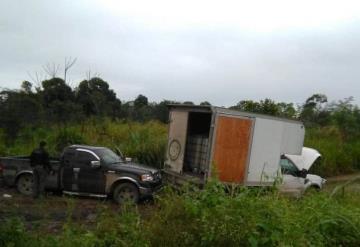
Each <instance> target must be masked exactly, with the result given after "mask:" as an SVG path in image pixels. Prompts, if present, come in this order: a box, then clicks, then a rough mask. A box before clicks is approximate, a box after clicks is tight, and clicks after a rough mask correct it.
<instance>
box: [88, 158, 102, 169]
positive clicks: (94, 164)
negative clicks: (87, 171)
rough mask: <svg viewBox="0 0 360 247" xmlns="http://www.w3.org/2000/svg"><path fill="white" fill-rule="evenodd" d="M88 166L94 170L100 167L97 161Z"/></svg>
mask: <svg viewBox="0 0 360 247" xmlns="http://www.w3.org/2000/svg"><path fill="white" fill-rule="evenodd" d="M90 166H91V168H94V169H96V168H99V167H100V161H98V160H93V161H90Z"/></svg>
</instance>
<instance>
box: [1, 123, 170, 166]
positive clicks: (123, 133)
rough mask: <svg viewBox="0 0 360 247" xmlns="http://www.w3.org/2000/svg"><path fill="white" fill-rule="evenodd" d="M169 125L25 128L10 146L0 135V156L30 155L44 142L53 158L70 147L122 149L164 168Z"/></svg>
mask: <svg viewBox="0 0 360 247" xmlns="http://www.w3.org/2000/svg"><path fill="white" fill-rule="evenodd" d="M166 137H167V129H166V125H164V124H161V123H159V122H155V121H151V122H147V123H144V124H141V123H136V122H127V121H111V120H109V119H102V120H99V119H89V120H88V121H86V122H83V123H82V124H74V125H71V126H66V127H59V126H46V127H41V128H39V127H38V128H31V127H28V128H25V129H22V130H21V131H20V133H19V136H18V138H17V139H16V140H14V141H13V142H10V143H11V144H10V145H6V144H5V143H6V140H5V137H4V135H1V132H0V155H29V154H30V153H31V151H32V150H33V149H34V148H35V147H36V146H38V145H39V142H40V141H41V140H45V141H46V142H47V143H48V145H47V149H48V150H49V152H50V154H51V155H52V156H59V155H60V153H61V151H62V149H63V148H64V147H65V146H67V145H70V144H86V145H95V146H106V147H109V148H111V149H113V150H115V149H116V148H119V149H120V150H121V151H122V152H123V153H124V155H126V156H127V157H132V158H135V159H136V160H137V161H138V162H141V163H144V164H148V165H152V166H154V167H161V165H162V164H163V159H164V153H165V147H166Z"/></svg>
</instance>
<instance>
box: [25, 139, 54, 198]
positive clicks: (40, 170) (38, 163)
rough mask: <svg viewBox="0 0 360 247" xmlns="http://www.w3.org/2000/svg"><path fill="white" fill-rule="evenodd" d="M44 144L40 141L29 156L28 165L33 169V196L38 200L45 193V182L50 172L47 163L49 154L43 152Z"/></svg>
mask: <svg viewBox="0 0 360 247" xmlns="http://www.w3.org/2000/svg"><path fill="white" fill-rule="evenodd" d="M45 146H46V142H44V141H41V142H40V145H39V147H38V148H36V149H34V151H32V153H31V155H30V164H31V167H32V168H33V174H34V184H33V196H34V198H38V197H39V196H40V195H41V196H43V195H44V193H45V182H46V177H47V175H48V173H49V172H50V171H51V170H52V169H51V166H50V161H49V154H48V152H47V151H46V150H45Z"/></svg>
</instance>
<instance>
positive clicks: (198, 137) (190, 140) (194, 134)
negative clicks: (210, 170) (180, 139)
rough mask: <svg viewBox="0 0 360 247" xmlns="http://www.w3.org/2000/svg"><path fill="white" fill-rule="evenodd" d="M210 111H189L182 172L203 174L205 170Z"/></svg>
mask: <svg viewBox="0 0 360 247" xmlns="http://www.w3.org/2000/svg"><path fill="white" fill-rule="evenodd" d="M210 125H211V113H202V112H201V113H200V112H190V113H189V119H188V128H187V137H186V148H185V156H184V164H183V172H185V173H190V174H191V175H197V176H203V175H204V174H205V172H206V170H207V154H208V152H209V145H210V144H209V135H210Z"/></svg>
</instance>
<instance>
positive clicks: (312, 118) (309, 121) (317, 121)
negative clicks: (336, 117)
mask: <svg viewBox="0 0 360 247" xmlns="http://www.w3.org/2000/svg"><path fill="white" fill-rule="evenodd" d="M327 101H328V100H327V97H326V95H324V94H314V95H312V96H311V97H309V98H308V99H307V100H306V101H305V103H304V104H303V106H302V107H301V113H300V119H301V120H302V121H304V123H305V125H307V126H312V125H320V126H324V125H326V124H328V122H329V121H330V111H329V109H328V107H327Z"/></svg>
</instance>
